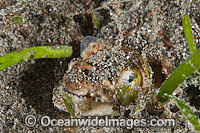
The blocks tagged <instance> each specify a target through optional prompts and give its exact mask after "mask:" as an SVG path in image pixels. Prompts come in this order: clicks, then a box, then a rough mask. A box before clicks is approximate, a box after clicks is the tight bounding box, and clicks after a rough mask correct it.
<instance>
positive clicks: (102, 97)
mask: <svg viewBox="0 0 200 133" xmlns="http://www.w3.org/2000/svg"><path fill="white" fill-rule="evenodd" d="M145 63H146V64H145ZM143 65H144V66H145V65H146V66H148V63H147V62H145V59H143V57H142V56H139V55H135V54H134V52H133V51H132V50H131V49H130V48H126V47H125V46H114V47H113V46H112V45H111V44H107V43H105V42H104V41H102V40H100V41H97V42H93V43H90V44H89V46H88V47H87V48H85V49H84V51H83V52H82V54H81V57H80V58H77V59H73V60H72V61H71V63H70V64H69V69H68V71H67V73H66V74H65V76H64V79H63V81H62V83H61V85H60V86H59V87H57V88H54V93H53V102H54V105H55V106H56V107H58V108H59V109H61V110H64V111H67V110H66V109H65V105H64V104H63V100H62V93H63V92H65V93H67V94H68V95H70V96H71V97H72V100H73V102H74V103H75V113H76V115H77V116H86V115H91V116H95V115H98V116H102V115H111V114H112V113H113V112H114V111H113V103H114V102H115V101H116V100H117V95H116V93H117V91H118V89H119V88H120V87H122V86H129V87H131V88H132V89H133V90H137V91H138V92H142V95H145V94H146V93H147V92H148V90H149V86H150V85H151V79H150V78H149V77H150V76H149V75H148V76H147V75H146V74H147V73H146V72H145V71H144V70H143V68H142V67H143ZM132 69H134V70H138V72H139V75H140V77H141V79H140V81H138V82H137V83H136V81H135V80H134V79H133V81H132V82H130V83H129V82H128V79H127V82H126V75H125V76H124V74H125V72H126V74H127V73H129V72H131V71H132ZM137 76H138V75H136V76H135V77H134V78H135V79H136V78H138V77H137ZM147 77H148V78H147ZM127 78H128V77H127Z"/></svg>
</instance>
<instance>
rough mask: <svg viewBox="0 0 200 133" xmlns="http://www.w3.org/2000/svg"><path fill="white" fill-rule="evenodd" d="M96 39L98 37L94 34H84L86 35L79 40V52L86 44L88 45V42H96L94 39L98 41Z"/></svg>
mask: <svg viewBox="0 0 200 133" xmlns="http://www.w3.org/2000/svg"><path fill="white" fill-rule="evenodd" d="M98 40H99V38H97V37H94V36H86V37H84V38H83V40H82V41H81V49H80V52H81V53H82V52H83V50H84V49H85V48H87V47H88V45H89V44H90V43H92V42H96V41H98Z"/></svg>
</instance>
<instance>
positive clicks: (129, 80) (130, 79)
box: [128, 75, 134, 83]
mask: <svg viewBox="0 0 200 133" xmlns="http://www.w3.org/2000/svg"><path fill="white" fill-rule="evenodd" d="M133 79H134V77H133V76H132V75H130V76H129V78H128V82H129V83H130V82H132V81H133Z"/></svg>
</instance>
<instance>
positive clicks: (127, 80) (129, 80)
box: [119, 68, 142, 88]
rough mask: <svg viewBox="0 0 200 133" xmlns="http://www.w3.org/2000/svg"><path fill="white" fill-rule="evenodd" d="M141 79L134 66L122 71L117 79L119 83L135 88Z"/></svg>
mask: <svg viewBox="0 0 200 133" xmlns="http://www.w3.org/2000/svg"><path fill="white" fill-rule="evenodd" d="M141 81H142V78H141V74H140V72H139V70H138V69H136V68H131V69H129V70H127V71H124V72H123V73H122V75H121V77H120V80H119V85H120V86H127V87H131V88H135V87H137V86H140V84H141Z"/></svg>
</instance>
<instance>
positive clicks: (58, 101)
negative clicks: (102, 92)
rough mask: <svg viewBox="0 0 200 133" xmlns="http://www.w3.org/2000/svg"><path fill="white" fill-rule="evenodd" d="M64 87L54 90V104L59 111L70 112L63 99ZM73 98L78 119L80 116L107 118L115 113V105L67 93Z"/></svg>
mask: <svg viewBox="0 0 200 133" xmlns="http://www.w3.org/2000/svg"><path fill="white" fill-rule="evenodd" d="M62 93H63V86H62V85H61V86H59V87H58V88H54V90H53V98H52V100H53V103H54V106H56V107H57V108H58V109H60V110H62V111H65V112H68V110H67V109H66V107H65V104H64V101H63V98H62ZM65 93H66V94H67V95H69V96H70V97H71V98H72V101H73V102H74V105H75V115H76V116H77V117H80V116H88V115H90V116H105V115H112V113H113V103H106V102H101V101H95V100H94V98H92V97H89V98H87V97H86V96H85V97H83V96H80V97H79V96H77V95H74V94H72V93H69V92H65Z"/></svg>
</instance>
